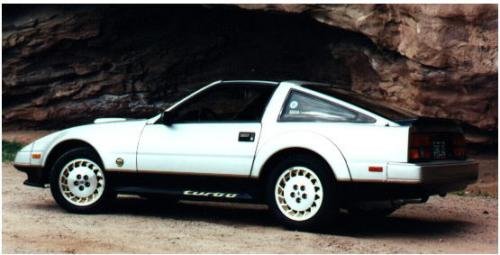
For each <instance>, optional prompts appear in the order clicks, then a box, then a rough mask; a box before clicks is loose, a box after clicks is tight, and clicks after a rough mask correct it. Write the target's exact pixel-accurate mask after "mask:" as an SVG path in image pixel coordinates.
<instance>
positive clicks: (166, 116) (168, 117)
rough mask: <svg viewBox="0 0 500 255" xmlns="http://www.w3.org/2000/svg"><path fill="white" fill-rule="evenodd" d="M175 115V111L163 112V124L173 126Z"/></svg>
mask: <svg viewBox="0 0 500 255" xmlns="http://www.w3.org/2000/svg"><path fill="white" fill-rule="evenodd" d="M174 117H175V115H174V113H173V112H170V111H166V112H163V113H162V114H161V122H163V124H165V125H167V126H171V125H172V124H174Z"/></svg>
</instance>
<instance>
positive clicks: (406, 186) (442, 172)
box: [341, 160, 478, 201]
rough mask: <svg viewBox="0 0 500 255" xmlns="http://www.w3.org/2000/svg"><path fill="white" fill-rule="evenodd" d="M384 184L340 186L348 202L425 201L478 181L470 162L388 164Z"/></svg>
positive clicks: (358, 182) (366, 183) (365, 182)
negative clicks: (421, 199) (424, 199)
mask: <svg viewBox="0 0 500 255" xmlns="http://www.w3.org/2000/svg"><path fill="white" fill-rule="evenodd" d="M387 177H388V178H387V180H377V181H354V182H343V183H341V188H342V189H343V192H344V193H343V194H346V197H348V199H350V200H359V201H363V200H387V199H413V198H425V197H428V196H432V195H437V194H446V193H448V192H450V191H456V190H462V189H464V188H466V187H467V185H469V184H471V183H474V182H475V181H476V180H477V177H478V164H477V163H476V162H474V161H472V160H467V161H447V162H438V163H420V164H407V163H389V164H388V165H387Z"/></svg>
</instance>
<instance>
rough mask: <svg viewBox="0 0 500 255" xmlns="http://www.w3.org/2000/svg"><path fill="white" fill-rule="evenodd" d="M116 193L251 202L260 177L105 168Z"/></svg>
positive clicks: (258, 195) (259, 191)
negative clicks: (162, 172) (138, 171)
mask: <svg viewBox="0 0 500 255" xmlns="http://www.w3.org/2000/svg"><path fill="white" fill-rule="evenodd" d="M106 175H107V176H108V178H109V180H110V182H111V185H112V186H113V187H114V189H115V191H117V192H118V193H126V194H138V195H141V194H162V195H170V196H175V197H181V198H182V199H188V200H215V201H220V200H224V201H238V202H246V201H248V202H255V201H260V200H262V189H261V188H260V181H259V180H257V179H254V178H250V177H241V178H239V177H234V176H231V177H227V176H207V175H176V174H157V173H133V172H131V173H124V172H107V173H106Z"/></svg>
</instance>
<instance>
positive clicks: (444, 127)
mask: <svg viewBox="0 0 500 255" xmlns="http://www.w3.org/2000/svg"><path fill="white" fill-rule="evenodd" d="M395 122H396V123H398V124H399V125H401V126H411V127H412V128H413V129H415V131H434V132H459V133H463V130H462V122H461V121H459V120H455V119H444V118H430V117H417V118H411V119H404V120H398V121H395Z"/></svg>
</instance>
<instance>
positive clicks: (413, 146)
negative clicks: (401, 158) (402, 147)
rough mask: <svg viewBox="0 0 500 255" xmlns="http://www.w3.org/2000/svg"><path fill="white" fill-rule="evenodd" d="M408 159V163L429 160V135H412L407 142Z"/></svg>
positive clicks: (430, 140) (430, 142)
mask: <svg viewBox="0 0 500 255" xmlns="http://www.w3.org/2000/svg"><path fill="white" fill-rule="evenodd" d="M409 142H410V143H409V145H410V146H409V151H408V157H409V159H410V161H423V160H429V159H431V145H432V139H431V136H430V135H429V134H425V133H412V134H411V135H410V141H409Z"/></svg>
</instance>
